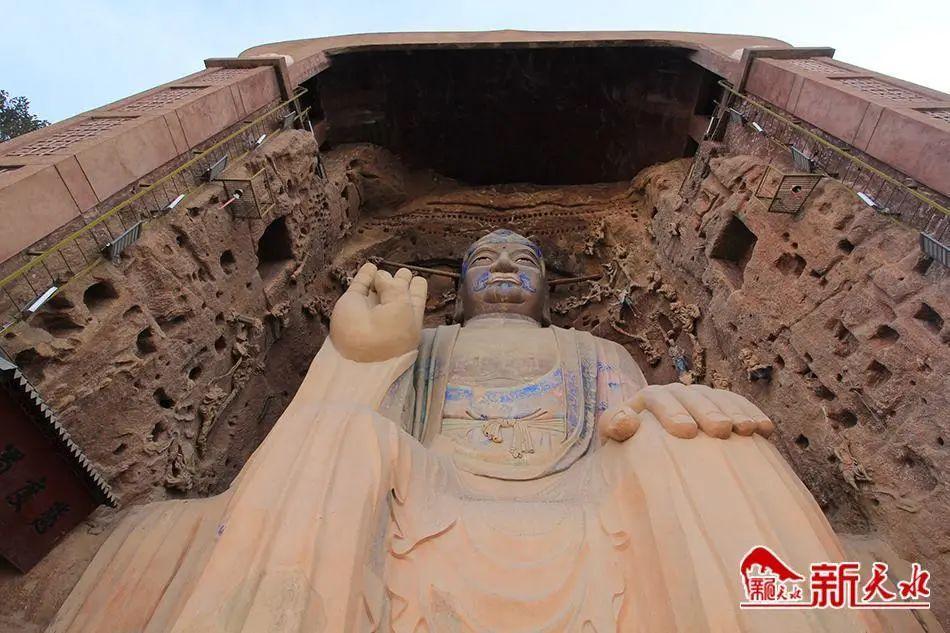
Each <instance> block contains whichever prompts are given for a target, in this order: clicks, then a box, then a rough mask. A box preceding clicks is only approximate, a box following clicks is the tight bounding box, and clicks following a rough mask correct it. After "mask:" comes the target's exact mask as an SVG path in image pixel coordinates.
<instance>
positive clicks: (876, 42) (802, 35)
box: [0, 0, 950, 122]
mask: <svg viewBox="0 0 950 633" xmlns="http://www.w3.org/2000/svg"><path fill="white" fill-rule="evenodd" d="M497 29H524V30H540V31H557V30H575V31H584V30H592V31H593V30H668V31H705V32H712V33H741V34H749V35H763V36H769V37H775V38H778V39H781V40H785V41H787V42H789V43H791V44H794V45H797V46H831V47H834V48H835V49H837V52H836V54H835V58H836V59H840V60H842V61H846V62H849V63H852V64H856V65H858V66H863V67H865V68H870V69H872V70H876V71H878V72H883V73H886V74H889V75H893V76H896V77H900V78H901V79H905V80H908V81H912V82H914V83H918V84H923V85H925V86H929V87H931V88H936V89H938V90H942V91H944V92H950V54H948V52H947V51H948V49H947V46H948V41H947V40H948V39H950V0H899V1H898V0H888V1H883V0H865V1H863V2H859V1H855V0H820V1H816V0H785V1H774V0H770V1H760V2H755V1H750V0H740V1H738V2H735V1H728V0H726V1H724V2H712V1H706V2H700V1H697V0H637V1H628V2H620V1H612V0H572V1H566V0H530V1H521V2H519V1H518V0H508V1H499V0H462V1H456V2H452V1H450V0H443V1H432V0H391V1H389V2H383V1H377V0H335V1H332V2H331V1H327V0H310V1H308V2H301V1H298V0H288V1H284V2H271V1H267V0H254V1H247V0H240V1H232V2H225V1H220V0H219V1H217V2H211V1H207V0H194V1H192V2H184V1H181V0H161V1H158V0H153V1H151V2H142V1H138V0H70V1H66V0H32V1H30V0H0V89H4V90H6V91H7V92H9V93H11V94H12V95H14V96H19V95H23V96H26V97H27V98H29V99H30V101H31V102H32V108H33V111H34V112H36V113H37V114H38V115H39V116H40V117H41V118H46V119H49V120H50V121H53V122H55V121H58V120H61V119H64V118H66V117H69V116H72V115H74V114H78V113H80V112H83V111H85V110H88V109H90V108H94V107H97V106H101V105H105V104H107V103H110V102H112V101H115V100H117V99H120V98H122V97H125V96H128V95H130V94H134V93H136V92H140V91H142V90H145V89H147V88H150V87H152V86H155V85H157V84H161V83H165V82H167V81H172V80H174V79H176V78H178V77H181V76H182V75H186V74H188V73H192V72H195V71H197V70H200V69H202V68H203V67H204V64H203V60H204V59H205V58H207V57H229V56H236V55H237V54H238V53H240V52H241V51H242V50H244V49H246V48H249V47H251V46H254V45H256V44H263V43H266V42H273V41H279V40H287V39H298V38H305V37H320V36H326V35H342V34H348V33H367V32H385V31H481V30H497Z"/></svg>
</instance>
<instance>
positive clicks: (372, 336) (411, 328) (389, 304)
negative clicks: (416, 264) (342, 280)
mask: <svg viewBox="0 0 950 633" xmlns="http://www.w3.org/2000/svg"><path fill="white" fill-rule="evenodd" d="M426 292H427V288H426V280H425V279H423V278H422V277H413V276H412V273H411V272H409V271H408V270H406V269H405V268H400V269H399V270H398V271H397V272H396V274H395V275H390V274H389V273H388V272H386V271H384V270H377V269H376V266H374V265H373V264H369V263H367V264H363V266H362V268H360V269H359V272H357V273H356V276H355V277H354V278H353V281H351V282H350V287H349V288H347V290H346V292H344V293H343V296H342V297H340V299H339V300H338V301H337V302H336V306H334V308H333V314H332V315H331V316H330V340H331V341H333V345H334V347H336V349H337V351H338V352H340V354H342V355H343V356H344V357H345V358H348V359H350V360H355V361H358V362H364V363H367V362H377V361H383V360H388V359H390V358H395V357H396V356H401V355H402V354H405V353H406V352H409V351H412V350H414V349H416V348H417V347H418V345H419V340H420V338H421V336H422V317H423V313H424V312H425V303H426Z"/></svg>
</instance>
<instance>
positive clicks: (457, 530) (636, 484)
mask: <svg viewBox="0 0 950 633" xmlns="http://www.w3.org/2000/svg"><path fill="white" fill-rule="evenodd" d="M545 336H548V338H549V339H551V340H552V343H553V345H554V350H555V351H554V352H553V355H552V353H550V352H551V350H548V352H549V353H548V357H550V358H554V359H556V363H555V365H556V366H550V367H548V366H546V363H540V364H539V365H538V366H537V372H527V373H529V374H533V375H530V376H525V378H526V380H522V381H521V384H518V383H517V381H515V382H510V381H509V383H508V384H505V382H506V381H501V382H497V381H496V382H491V381H489V383H488V384H486V383H484V382H482V383H481V384H466V382H468V383H471V382H473V381H472V380H468V379H470V378H471V377H472V376H473V375H478V373H479V371H481V370H480V369H479V367H478V366H479V365H480V363H481V361H479V360H478V355H477V354H472V353H471V350H469V353H468V354H467V355H461V356H460V354H459V353H458V350H457V349H456V348H457V347H459V340H458V339H459V338H460V337H459V330H458V328H440V329H439V330H438V331H437V332H427V334H426V336H425V338H424V341H423V345H422V346H421V348H420V351H419V353H418V354H417V353H416V352H412V353H410V354H406V355H404V356H402V357H399V358H396V359H392V360H389V361H385V362H380V363H356V362H352V361H349V360H346V359H344V358H342V357H341V356H340V355H339V354H338V353H337V352H336V350H335V349H334V348H333V345H332V343H331V342H330V341H327V342H326V343H325V344H324V346H323V348H322V349H321V350H320V352H319V353H318V355H317V357H316V358H315V360H314V361H313V365H312V367H311V369H310V371H309V372H308V375H307V377H306V379H305V380H304V382H303V384H302V385H301V387H300V389H299V390H298V393H297V395H296V396H295V398H294V400H293V402H292V403H291V404H290V406H289V407H288V408H287V410H286V411H285V412H284V414H283V415H282V416H281V418H280V419H279V420H278V422H277V424H276V425H275V427H274V429H273V430H272V431H271V433H270V434H269V435H268V437H267V438H266V439H265V441H264V442H263V444H262V445H261V446H260V448H258V450H257V451H256V452H255V453H254V455H253V456H252V458H251V459H250V460H249V461H248V463H247V464H246V465H245V467H244V468H243V469H242V471H241V473H240V474H239V476H238V477H237V479H236V480H235V481H234V482H233V484H232V485H231V487H230V488H229V489H228V490H227V491H226V492H225V493H223V494H221V495H218V496H216V497H213V498H210V499H203V500H189V501H169V502H163V503H157V504H151V505H149V506H144V507H141V508H135V509H133V510H132V511H131V512H130V513H129V515H128V516H127V517H126V518H125V519H124V520H123V521H122V523H121V524H120V525H119V527H118V528H117V529H116V530H115V532H114V533H113V534H112V535H111V536H110V537H109V539H108V540H107V541H106V543H105V544H104V545H103V547H102V549H101V550H100V552H99V553H98V554H97V556H96V557H95V559H94V560H93V562H92V564H91V565H90V566H89V568H88V569H87V571H86V572H85V574H84V575H83V577H82V579H81V580H80V582H79V584H78V585H77V586H76V588H75V589H74V591H73V592H72V594H71V595H70V597H69V598H68V600H67V602H66V603H65V604H64V605H63V607H62V609H61V610H60V613H59V614H58V616H57V618H56V621H55V622H54V624H53V625H52V627H51V629H50V630H51V631H70V632H74V633H75V632H79V631H90V632H92V631H95V632H97V633H101V632H104V631H149V632H155V633H157V632H167V631H171V632H176V633H183V632H186V631H187V632H192V631H228V632H232V631H233V632H237V631H244V632H251V631H295V632H296V631H301V632H303V631H330V632H337V631H390V630H394V631H412V632H417V631H429V632H443V631H477V632H479V633H481V632H482V631H525V632H527V631H531V632H535V631H585V632H591V631H600V632H603V631H690V632H692V631H697V632H701V631H829V632H831V631H834V632H839V631H841V632H847V631H879V630H882V629H881V628H880V626H879V624H878V623H877V621H876V620H875V619H874V617H873V615H872V614H870V613H868V612H847V611H833V610H824V611H820V612H818V611H779V612H776V611H769V612H749V611H740V610H739V609H738V604H739V602H740V601H741V599H742V595H741V593H742V589H741V582H740V577H739V573H738V565H739V561H740V559H741V558H742V556H743V555H744V554H745V553H746V552H747V551H748V550H749V549H750V548H751V547H753V546H755V545H767V546H770V547H772V548H773V549H774V550H775V551H776V552H778V553H779V554H780V555H781V556H782V557H783V559H784V560H786V561H787V562H788V563H789V564H791V565H792V566H793V567H795V568H797V569H805V570H807V568H808V565H809V564H810V563H811V562H815V561H823V560H841V559H842V557H843V555H842V552H841V550H840V548H839V545H838V542H837V539H836V538H835V536H834V534H833V532H832V531H831V528H830V526H829V525H828V523H827V521H826V520H825V518H824V516H823V515H822V513H821V511H820V509H819V508H818V506H817V505H816V504H815V502H814V500H813V499H812V498H811V496H810V494H809V493H808V491H807V490H806V489H805V488H804V486H803V485H802V484H801V482H800V481H799V480H798V479H797V477H796V476H795V475H794V473H793V472H792V471H791V469H790V468H789V467H788V465H787V464H786V462H785V461H784V460H783V459H782V457H781V456H780V455H779V454H778V453H777V451H776V450H775V449H774V447H772V445H771V444H769V443H768V442H767V441H766V440H764V439H762V438H760V437H757V436H756V437H736V436H734V437H732V438H730V439H728V440H720V439H713V438H710V437H706V436H704V435H702V434H701V435H700V436H699V437H697V438H695V439H690V440H683V439H677V438H674V437H671V436H669V435H668V434H667V433H666V432H665V431H664V430H663V429H661V428H660V427H659V425H658V424H657V423H656V422H655V421H654V420H650V419H647V420H645V421H644V424H643V425H642V427H641V428H640V430H639V431H638V432H637V434H636V435H635V436H634V437H633V438H631V439H630V440H628V441H626V442H624V443H616V442H613V441H611V442H608V443H607V444H605V445H603V446H601V444H600V442H599V440H598V439H597V438H596V434H595V432H594V429H595V428H596V426H595V425H596V421H597V417H598V415H599V413H600V412H601V411H603V410H605V409H606V408H608V407H610V406H613V405H615V404H618V403H620V402H623V401H625V400H627V399H629V397H630V396H632V395H633V394H634V393H635V392H636V391H637V390H638V389H639V388H641V387H642V386H643V384H644V383H643V378H642V374H640V372H639V370H638V369H637V368H636V365H635V364H634V363H633V361H632V359H630V357H629V355H628V354H627V353H626V352H625V351H624V350H623V348H621V347H620V346H618V345H616V344H613V343H610V342H608V341H604V340H602V339H596V338H595V337H592V336H591V335H589V334H586V333H579V332H573V331H565V330H558V329H556V328H550V331H549V333H548V334H546V335H545ZM417 355H418V360H417V358H416V357H417ZM462 356H464V358H462ZM453 357H454V358H455V360H458V359H460V358H461V360H462V361H464V362H454V361H453ZM472 359H474V360H472ZM526 362H527V361H526ZM412 367H414V368H415V369H414V370H413V369H412ZM514 378H517V376H515V377H514ZM380 411H382V412H383V413H385V414H386V415H387V416H389V417H384V415H381V414H380Z"/></svg>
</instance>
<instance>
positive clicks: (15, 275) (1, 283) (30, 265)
mask: <svg viewBox="0 0 950 633" xmlns="http://www.w3.org/2000/svg"><path fill="white" fill-rule="evenodd" d="M306 92H307V89H306V88H300V89H299V90H298V91H297V92H296V93H294V96H293V97H291V98H290V99H288V100H286V101H282V102H280V103H279V104H277V105H276V106H274V107H273V108H271V109H270V110H268V111H267V112H265V113H263V114H261V115H260V116H258V117H257V118H255V119H254V120H253V121H251V122H249V123H247V124H245V125H243V126H242V127H240V128H239V129H237V130H236V131H234V132H232V133H231V134H229V135H228V136H226V137H224V138H223V139H221V140H220V141H218V142H217V143H215V144H214V145H212V146H211V147H209V148H207V149H205V150H204V151H202V152H201V153H200V154H196V155H195V156H194V157H193V158H191V159H190V160H188V161H186V162H185V163H183V164H182V165H180V166H179V167H177V168H176V169H174V170H173V171H171V172H169V173H167V174H165V175H164V176H162V177H161V178H159V179H158V180H156V181H155V182H153V183H152V184H151V185H149V186H148V187H145V188H143V189H142V190H141V191H139V192H137V193H135V194H134V195H132V196H130V197H129V198H127V199H125V200H123V201H122V202H120V203H119V204H117V205H116V206H114V207H112V208H111V209H109V210H108V211H106V212H105V213H103V214H102V215H100V216H99V217H98V218H96V219H95V220H93V221H92V222H90V223H89V224H86V225H85V226H83V227H82V228H80V229H78V230H77V231H75V232H73V233H70V234H69V235H67V236H66V237H64V238H63V239H61V240H60V241H59V242H57V243H56V244H54V245H53V246H51V247H50V248H48V249H46V250H45V251H43V253H42V254H40V255H38V256H36V257H35V258H34V259H32V260H30V261H29V262H27V263H26V264H24V265H23V266H21V267H20V268H18V269H16V270H15V271H13V272H12V273H10V274H9V275H7V276H6V277H4V278H3V279H2V280H0V290H2V289H4V288H6V287H7V286H8V285H9V284H10V283H11V282H13V281H16V280H17V279H19V278H20V277H22V276H23V275H25V274H27V273H28V272H30V271H31V270H33V269H34V268H36V267H37V266H39V265H40V264H42V263H43V262H44V261H46V260H47V259H48V258H49V257H50V256H51V255H54V254H56V253H57V252H59V251H60V249H62V248H63V247H64V246H66V245H68V244H70V243H72V242H74V241H76V240H77V239H78V238H79V237H80V236H82V235H84V234H86V233H88V232H89V231H91V230H92V229H94V228H95V227H97V226H99V225H100V224H102V223H103V222H105V221H106V220H108V219H109V218H111V217H113V216H114V215H115V214H117V213H118V212H119V211H121V210H123V209H125V208H126V207H128V206H129V205H131V204H132V203H134V202H136V201H137V200H140V199H141V198H143V197H144V196H146V195H148V194H149V193H151V192H152V191H154V190H155V189H157V188H158V187H159V186H160V185H162V184H164V183H166V182H168V181H169V180H171V179H172V178H174V177H175V176H177V175H178V174H180V173H181V172H183V171H184V170H186V169H188V168H190V167H192V166H194V165H195V164H196V163H198V162H200V161H201V160H202V159H203V158H205V157H206V156H207V155H208V154H210V153H211V152H213V151H215V150H216V149H218V148H220V147H221V146H222V145H224V144H225V143H228V142H229V141H231V140H233V139H235V138H236V137H238V136H240V135H241V134H243V133H244V132H246V131H247V130H249V129H250V128H252V127H254V126H255V125H257V124H258V123H260V122H261V121H263V120H264V119H266V118H267V117H269V116H270V115H272V114H273V113H274V112H276V111H277V110H280V109H281V108H283V107H285V106H287V105H288V104H291V103H293V102H294V101H296V100H297V99H299V98H300V97H301V96H302V95H303V94H305V93H306ZM184 193H188V192H184Z"/></svg>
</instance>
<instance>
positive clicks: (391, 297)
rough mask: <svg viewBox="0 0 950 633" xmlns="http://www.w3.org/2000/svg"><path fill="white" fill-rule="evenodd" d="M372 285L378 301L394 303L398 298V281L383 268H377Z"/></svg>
mask: <svg viewBox="0 0 950 633" xmlns="http://www.w3.org/2000/svg"><path fill="white" fill-rule="evenodd" d="M373 286H374V287H375V288H376V292H378V293H379V302H380V303H382V304H386V303H395V302H396V301H397V300H398V298H399V282H398V281H396V280H395V279H393V276H392V275H390V274H389V272H388V271H385V270H377V271H376V276H375V277H373Z"/></svg>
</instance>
